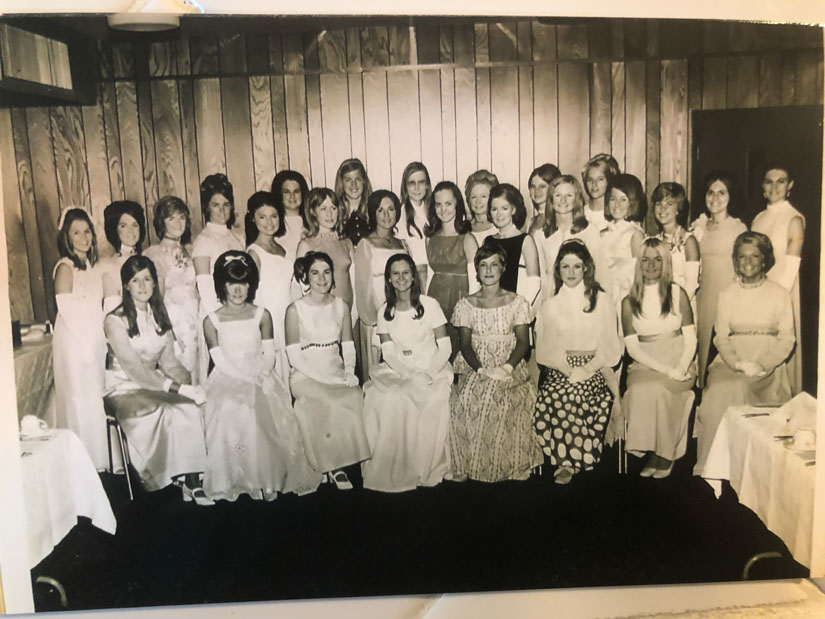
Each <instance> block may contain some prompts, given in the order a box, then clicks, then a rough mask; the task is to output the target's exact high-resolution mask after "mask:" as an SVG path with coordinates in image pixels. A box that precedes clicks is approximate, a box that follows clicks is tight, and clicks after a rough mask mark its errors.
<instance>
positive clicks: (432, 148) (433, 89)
mask: <svg viewBox="0 0 825 619" xmlns="http://www.w3.org/2000/svg"><path fill="white" fill-rule="evenodd" d="M418 101H419V104H418V107H419V113H420V122H421V163H423V164H424V165H425V166H426V167H427V171H428V172H429V173H430V180H431V181H434V183H437V182H438V181H437V180H435V179H439V180H441V179H443V178H444V160H443V157H444V153H443V150H442V147H441V144H442V142H441V140H442V132H441V75H440V73H439V72H438V71H419V72H418ZM450 178H454V176H453V177H450Z"/></svg>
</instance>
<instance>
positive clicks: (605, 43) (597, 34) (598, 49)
mask: <svg viewBox="0 0 825 619" xmlns="http://www.w3.org/2000/svg"><path fill="white" fill-rule="evenodd" d="M611 21H612V20H608V19H595V20H593V21H591V22H590V23H589V24H587V51H588V55H589V57H590V58H591V59H596V58H604V59H609V58H610V53H611V49H612V45H611V32H610V25H611Z"/></svg>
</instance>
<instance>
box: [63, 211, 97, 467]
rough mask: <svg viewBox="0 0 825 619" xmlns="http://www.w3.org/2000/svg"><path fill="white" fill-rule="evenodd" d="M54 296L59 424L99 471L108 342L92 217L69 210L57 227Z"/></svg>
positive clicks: (64, 213) (65, 212)
mask: <svg viewBox="0 0 825 619" xmlns="http://www.w3.org/2000/svg"><path fill="white" fill-rule="evenodd" d="M57 228H58V233H57V250H58V252H59V253H60V256H61V258H60V260H58V262H57V264H55V266H54V294H55V301H56V303H57V319H56V320H55V325H54V340H53V342H52V347H53V348H52V350H53V363H54V390H55V409H56V411H55V412H56V421H57V425H58V426H59V427H61V428H69V429H70V430H72V431H73V432H74V433H75V434H77V436H78V437H79V438H80V440H81V441H82V442H83V446H84V447H86V451H88V452H89V456H90V457H91V458H92V462H93V463H94V465H95V468H97V469H98V470H103V469H105V468H107V466H108V463H109V451H108V447H107V441H106V413H105V412H104V410H103V375H104V369H105V367H106V342H105V340H104V337H103V312H102V307H103V289H102V285H101V280H100V274H99V273H97V272H96V271H94V269H93V267H94V266H95V263H96V262H97V237H96V236H95V231H94V227H93V225H92V220H91V219H90V218H89V214H88V213H87V212H86V211H85V210H83V209H80V208H74V207H72V208H68V209H65V210H64V211H63V212H61V214H60V218H59V219H58V222H57Z"/></svg>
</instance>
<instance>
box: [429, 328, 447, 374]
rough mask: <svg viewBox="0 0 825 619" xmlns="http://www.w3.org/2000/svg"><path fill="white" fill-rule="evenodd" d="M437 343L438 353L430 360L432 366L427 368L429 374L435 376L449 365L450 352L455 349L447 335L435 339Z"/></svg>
mask: <svg viewBox="0 0 825 619" xmlns="http://www.w3.org/2000/svg"><path fill="white" fill-rule="evenodd" d="M435 345H436V347H437V350H436V353H435V355H433V358H432V361H430V367H429V368H427V374H429V375H430V377H435V376H436V374H438V373H439V372H440V371H441V370H442V369H443V368H444V366H445V365H447V362H448V361H449V360H450V353H452V351H453V348H452V344H451V343H450V338H449V337H448V336H446V335H445V336H444V337H440V338H438V339H437V340H436V341H435ZM430 382H432V381H430Z"/></svg>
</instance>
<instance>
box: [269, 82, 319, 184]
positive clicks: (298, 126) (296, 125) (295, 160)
mask: <svg viewBox="0 0 825 619" xmlns="http://www.w3.org/2000/svg"><path fill="white" fill-rule="evenodd" d="M284 101H285V103H286V106H285V107H286V130H287V137H288V140H287V143H288V150H289V169H291V170H295V171H296V172H300V173H301V174H303V175H304V178H307V179H309V178H312V175H311V173H310V170H311V168H310V163H309V130H308V128H307V115H306V105H307V96H306V82H305V81H304V76H303V75H285V76H284ZM276 163H277V162H276Z"/></svg>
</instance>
